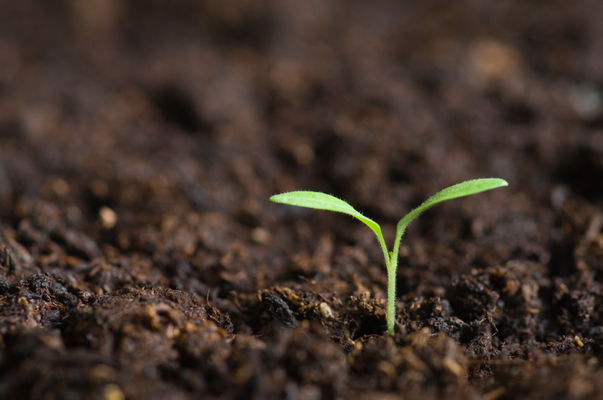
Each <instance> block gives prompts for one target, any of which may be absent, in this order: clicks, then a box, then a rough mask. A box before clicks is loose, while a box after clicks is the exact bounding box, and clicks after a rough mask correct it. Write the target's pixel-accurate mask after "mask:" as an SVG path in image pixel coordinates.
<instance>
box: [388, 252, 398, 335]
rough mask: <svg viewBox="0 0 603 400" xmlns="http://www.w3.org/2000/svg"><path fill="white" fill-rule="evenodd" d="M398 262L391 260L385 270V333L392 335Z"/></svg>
mask: <svg viewBox="0 0 603 400" xmlns="http://www.w3.org/2000/svg"><path fill="white" fill-rule="evenodd" d="M397 264H398V260H394V259H391V260H390V265H389V268H388V269H387V331H388V332H389V333H390V335H393V334H394V326H395V325H396V267H397Z"/></svg>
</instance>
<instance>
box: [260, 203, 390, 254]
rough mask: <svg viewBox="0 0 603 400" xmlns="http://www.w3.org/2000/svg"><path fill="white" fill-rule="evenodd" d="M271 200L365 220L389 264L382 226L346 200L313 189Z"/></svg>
mask: <svg viewBox="0 0 603 400" xmlns="http://www.w3.org/2000/svg"><path fill="white" fill-rule="evenodd" d="M270 201H273V202H275V203H282V204H289V205H292V206H299V207H307V208H315V209H318V210H327V211H335V212H340V213H344V214H348V215H351V216H352V217H354V218H357V219H359V220H360V221H362V222H364V223H365V224H366V225H367V226H368V227H369V228H371V230H372V231H373V232H375V235H377V239H378V240H379V243H380V244H381V248H382V250H383V252H384V254H385V259H386V260H385V261H386V264H388V265H389V257H388V251H387V247H386V246H385V241H384V239H383V234H382V233H381V227H380V226H379V224H377V223H376V222H375V221H373V220H372V219H370V218H367V217H365V216H364V215H362V214H361V213H360V212H358V211H356V210H355V209H354V207H352V206H351V205H349V204H348V203H346V202H345V201H343V200H341V199H338V198H337V197H334V196H331V195H329V194H325V193H320V192H311V191H296V192H287V193H282V194H277V195H274V196H272V197H271V198H270Z"/></svg>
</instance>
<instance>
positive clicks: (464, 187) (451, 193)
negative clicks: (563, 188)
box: [392, 178, 509, 265]
mask: <svg viewBox="0 0 603 400" xmlns="http://www.w3.org/2000/svg"><path fill="white" fill-rule="evenodd" d="M508 185H509V184H508V183H507V181H505V180H504V179H498V178H487V179H473V180H470V181H466V182H462V183H457V184H456V185H452V186H450V187H447V188H446V189H444V190H441V191H439V192H438V193H436V194H434V195H433V196H431V197H430V198H428V199H427V200H425V201H424V202H423V203H422V204H421V205H420V206H419V207H417V208H415V209H414V210H412V211H411V212H409V213H408V214H406V215H405V216H404V218H402V219H401V220H400V222H398V225H397V227H396V241H395V242H394V258H392V264H393V265H396V262H397V258H398V249H399V247H400V240H401V239H402V235H403V234H404V231H405V230H406V227H407V226H408V225H409V224H410V223H411V222H412V221H414V219H415V218H417V217H418V216H419V215H421V213H422V212H423V211H425V210H427V209H428V208H429V207H431V206H434V205H436V204H438V203H441V202H443V201H446V200H452V199H456V198H458V197H464V196H469V195H471V194H476V193H480V192H485V191H486V190H491V189H496V188H499V187H503V186H508ZM394 260H395V261H394Z"/></svg>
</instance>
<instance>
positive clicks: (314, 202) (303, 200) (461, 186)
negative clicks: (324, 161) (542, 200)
mask: <svg viewBox="0 0 603 400" xmlns="http://www.w3.org/2000/svg"><path fill="white" fill-rule="evenodd" d="M507 185H508V183H507V182H506V181H505V180H503V179H498V178H488V179H474V180H470V181H466V182H462V183H457V184H456V185H452V186H450V187H447V188H446V189H444V190H442V191H440V192H438V193H436V194H435V195H433V196H431V197H430V198H428V199H427V200H425V201H424V202H423V203H422V204H421V205H420V206H418V207H417V208H415V209H414V210H412V211H411V212H409V213H408V214H406V215H405V216H404V218H402V219H401V220H400V221H399V222H398V225H397V226H396V240H395V242H394V249H393V251H388V250H387V246H386V245H385V240H384V239H383V234H382V233H381V227H380V226H379V224H377V223H376V222H375V221H373V220H372V219H369V218H367V217H365V216H364V215H362V214H361V213H359V212H358V211H356V210H355V209H354V207H352V206H351V205H349V204H348V203H346V202H345V201H343V200H340V199H338V198H337V197H333V196H331V195H328V194H325V193H320V192H310V191H295V192H288V193H282V194H277V195H274V196H272V197H271V198H270V201H273V202H275V203H282V204H289V205H292V206H299V207H308V208H316V209H318V210H328V211H335V212H340V213H344V214H348V215H351V216H352V217H355V218H357V219H359V220H360V221H362V222H364V223H365V224H366V225H367V226H368V227H369V228H371V230H372V231H373V232H375V235H377V239H378V240H379V244H381V250H383V256H384V257H385V266H386V268H387V281H388V284H387V331H388V332H389V333H390V334H393V333H394V324H395V321H396V319H395V318H396V269H397V267H398V252H399V250H400V240H401V239H402V235H403V234H404V231H405V230H406V227H407V226H408V225H409V224H410V223H411V222H412V221H413V220H414V219H415V218H417V217H418V216H419V215H420V214H421V213H422V212H423V211H425V210H427V209H428V208H429V207H431V206H433V205H436V204H438V203H441V202H442V201H446V200H451V199H456V198H458V197H464V196H469V195H471V194H476V193H480V192H484V191H486V190H491V189H496V188H498V187H502V186H507Z"/></svg>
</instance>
